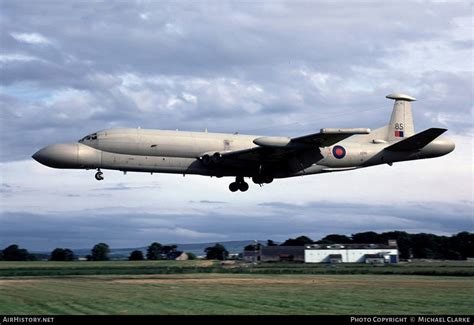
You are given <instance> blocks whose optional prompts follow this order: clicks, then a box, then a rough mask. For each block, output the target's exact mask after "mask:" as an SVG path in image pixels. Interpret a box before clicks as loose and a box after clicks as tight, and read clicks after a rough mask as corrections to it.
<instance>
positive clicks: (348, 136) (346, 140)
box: [33, 93, 455, 183]
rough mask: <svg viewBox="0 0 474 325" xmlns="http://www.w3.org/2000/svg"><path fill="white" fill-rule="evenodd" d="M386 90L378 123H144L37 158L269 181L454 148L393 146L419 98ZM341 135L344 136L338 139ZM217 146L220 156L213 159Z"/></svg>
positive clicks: (439, 143) (436, 142)
mask: <svg viewBox="0 0 474 325" xmlns="http://www.w3.org/2000/svg"><path fill="white" fill-rule="evenodd" d="M387 98H390V99H394V100H395V103H394V108H393V112H392V116H391V119H390V123H389V124H388V125H386V126H384V127H381V128H379V129H376V130H373V131H370V130H369V129H340V130H337V129H322V130H321V132H320V133H317V134H314V135H308V136H304V137H300V138H294V139H291V138H288V137H262V136H257V135H240V134H224V133H208V132H183V131H163V130H147V129H140V128H138V129H108V130H103V131H99V132H96V133H94V134H92V135H89V136H88V137H85V138H83V139H81V140H80V142H78V143H69V144H54V145H50V146H47V147H45V148H43V149H41V150H39V151H38V152H36V153H35V154H34V155H33V158H34V159H35V160H37V161H38V162H40V163H42V164H44V165H46V166H49V167H54V168H76V169H114V170H121V171H136V172H157V173H177V174H198V175H206V176H217V177H221V176H236V177H240V179H241V177H259V176H261V175H265V176H266V177H269V179H270V181H271V179H273V178H283V177H292V176H302V175H311V174H317V173H324V172H334V171H346V170H352V169H356V168H363V167H369V166H374V165H379V164H385V163H388V164H392V163H393V162H398V161H406V160H414V159H424V158H433V157H439V156H442V155H445V154H447V153H449V152H451V151H452V150H454V147H455V145H454V143H453V142H452V141H451V140H449V139H447V138H444V137H437V138H435V139H433V140H432V141H431V142H429V143H428V144H427V145H425V146H423V147H420V148H417V149H416V150H413V149H412V150H406V151H399V150H398V151H391V150H388V149H387V148H388V147H390V146H391V145H393V144H394V143H396V142H399V141H402V140H404V139H407V138H409V137H411V136H413V135H414V134H415V131H414V124H413V118H412V113H411V102H412V101H414V100H415V99H414V98H413V97H410V96H407V95H403V94H399V93H394V94H390V95H388V96H387ZM400 129H401V131H402V132H403V135H402V136H400V134H399V136H398V137H397V136H396V134H397V133H396V132H397V131H399V130H400ZM434 130H438V131H439V133H443V132H444V131H446V130H444V129H434ZM338 134H339V135H338ZM340 138H343V139H342V140H340V141H339V140H338V139H340ZM321 139H323V140H321ZM430 140H431V139H430ZM312 141H313V142H312ZM334 141H336V142H335V143H332V142H334ZM328 143H329V145H328ZM334 146H342V147H343V149H344V150H345V155H344V157H342V158H341V157H340V158H336V157H335V153H334V152H333V148H334ZM214 154H215V155H216V156H215V157H214V158H215V160H216V162H214V163H213V160H212V155H214ZM203 159H207V160H206V161H204V160H203ZM208 162H209V163H208ZM254 182H256V181H255V180H254ZM257 182H258V183H262V182H260V181H257ZM257 182H256V183H257Z"/></svg>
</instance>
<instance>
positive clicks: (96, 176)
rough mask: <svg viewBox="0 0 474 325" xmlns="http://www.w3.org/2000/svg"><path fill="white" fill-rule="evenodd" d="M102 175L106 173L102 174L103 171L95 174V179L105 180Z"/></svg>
mask: <svg viewBox="0 0 474 325" xmlns="http://www.w3.org/2000/svg"><path fill="white" fill-rule="evenodd" d="M102 175H104V173H102V172H101V171H99V172H97V173H95V179H96V180H98V181H101V180H103V179H104V177H103V176H102Z"/></svg>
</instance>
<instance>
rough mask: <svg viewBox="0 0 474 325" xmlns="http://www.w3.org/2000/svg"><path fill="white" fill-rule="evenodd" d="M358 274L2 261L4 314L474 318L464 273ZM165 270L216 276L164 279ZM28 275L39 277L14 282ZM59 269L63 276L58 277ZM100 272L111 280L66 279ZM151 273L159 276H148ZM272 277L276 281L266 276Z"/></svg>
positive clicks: (473, 293)
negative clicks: (455, 316)
mask: <svg viewBox="0 0 474 325" xmlns="http://www.w3.org/2000/svg"><path fill="white" fill-rule="evenodd" d="M471 266H472V263H462V262H459V263H456V262H442V263H434V264H433V263H414V264H411V265H401V266H400V269H403V268H405V269H404V270H405V271H410V272H412V271H413V270H416V269H423V270H432V269H433V268H434V269H441V270H442V269H448V270H451V271H452V270H457V271H460V269H463V268H464V269H465V271H466V272H467V273H469V272H470V271H469V270H470V267H471ZM357 267H358V268H359V271H360V270H364V272H372V271H374V270H375V273H374V274H297V273H294V272H290V271H288V270H291V269H294V270H299V271H298V272H300V271H302V270H307V269H308V268H309V269H310V271H315V270H319V269H318V268H320V269H321V270H324V268H323V266H321V265H319V266H312V265H310V266H308V265H305V264H285V263H283V264H262V265H259V266H257V267H249V268H248V269H246V270H247V272H246V273H242V272H240V271H239V272H234V271H235V270H234V271H233V269H237V270H239V268H242V266H232V265H231V266H225V267H222V266H221V265H220V264H219V263H218V262H213V261H187V262H184V263H183V262H168V261H156V262H149V261H145V262H133V263H130V262H95V263H88V262H72V263H71V262H69V263H68V262H66V263H61V262H26V263H25V262H0V274H2V272H4V273H3V275H0V314H60V315H63V314H206V315H209V314H250V315H258V314H266V315H268V314H359V315H361V314H385V315H387V314H390V315H394V314H458V315H460V314H472V308H473V306H474V277H472V276H466V275H465V274H467V273H466V272H464V273H462V274H464V276H434V275H435V274H438V273H430V274H431V275H430V276H423V275H409V274H408V275H407V274H405V275H402V274H396V275H384V274H378V273H377V272H379V269H377V268H374V267H371V266H364V265H358V266H357ZM166 268H168V270H169V272H172V270H176V269H179V268H185V269H186V268H187V269H188V271H190V272H191V270H193V269H194V270H196V269H200V268H203V269H205V270H208V269H209V270H215V271H216V272H217V273H216V272H214V273H208V272H207V271H206V272H199V271H197V272H194V273H185V274H179V272H178V273H176V274H165V273H161V272H162V271H163V269H166ZM326 268H327V267H326ZM353 268H356V266H355V265H354V266H353ZM28 269H30V270H34V272H33V273H35V274H36V276H31V275H30V276H27V275H26V274H25V273H22V274H21V276H17V275H15V274H16V273H18V272H20V273H21V272H23V271H25V270H28ZM382 269H383V267H382ZM38 270H40V271H38ZM60 270H63V271H64V270H65V273H60V275H58V271H60ZM100 270H102V271H104V272H105V271H107V272H109V273H107V272H105V274H103V275H64V274H67V273H68V272H70V271H74V272H76V273H81V272H83V271H87V272H86V274H94V272H96V273H95V274H97V272H98V271H100ZM153 270H158V272H157V274H151V272H153ZM170 270H171V271H170ZM258 270H260V271H262V270H264V272H263V273H262V274H260V273H258ZM270 270H273V274H267V273H269V272H270ZM281 270H286V271H285V272H290V273H287V274H280V273H282V272H281ZM346 270H349V269H346ZM47 271H50V273H49V274H48V272H47ZM66 271H67V272H66ZM128 271H129V274H124V272H128ZM227 271H229V272H231V273H226V272H227ZM254 271H257V272H254ZM451 271H449V272H451ZM7 272H10V273H7ZM74 272H73V273H74ZM449 272H448V273H449ZM98 273H99V274H100V272H98ZM291 273H293V274H291ZM405 273H406V272H405ZM7 274H9V275H7ZM51 274H53V275H51ZM38 275H39V276H38Z"/></svg>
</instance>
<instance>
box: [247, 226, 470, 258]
mask: <svg viewBox="0 0 474 325" xmlns="http://www.w3.org/2000/svg"><path fill="white" fill-rule="evenodd" d="M389 240H396V241H397V245H398V251H399V254H400V258H402V259H410V258H427V259H445V260H465V259H466V258H468V257H471V258H472V257H474V233H470V232H467V231H463V232H460V233H458V234H456V235H452V236H450V237H448V236H438V235H434V234H426V233H419V234H409V233H407V232H404V231H389V232H384V233H380V234H379V233H376V232H373V231H367V232H360V233H356V234H352V235H351V236H346V235H338V234H331V235H327V236H326V237H324V238H322V239H321V240H316V241H313V240H312V239H311V238H309V237H307V236H299V237H296V238H289V239H287V240H286V241H285V242H283V243H282V244H280V246H304V245H308V244H322V245H331V244H387V243H388V241H389ZM257 245H261V244H257ZM276 245H277V244H276V243H275V242H273V241H272V240H268V241H267V246H276ZM259 248H260V246H258V247H256V246H255V245H248V246H246V247H245V249H246V250H255V249H259Z"/></svg>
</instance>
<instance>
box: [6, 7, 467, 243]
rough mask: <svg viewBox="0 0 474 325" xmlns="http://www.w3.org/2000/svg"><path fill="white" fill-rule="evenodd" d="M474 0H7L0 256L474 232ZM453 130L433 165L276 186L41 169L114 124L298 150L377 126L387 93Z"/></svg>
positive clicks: (422, 122)
mask: <svg viewBox="0 0 474 325" xmlns="http://www.w3.org/2000/svg"><path fill="white" fill-rule="evenodd" d="M472 10H473V8H472V5H471V4H469V1H459V2H456V1H446V3H444V2H442V1H435V2H429V1H413V2H408V1H403V2H399V1H388V2H384V3H383V4H381V3H379V2H373V3H370V2H367V1H364V2H356V1H345V2H343V1H339V2H334V1H331V2H329V1H327V2H323V1H312V2H298V3H294V2H284V1H258V2H245V3H242V4H239V3H238V2H235V1H232V2H230V1H229V2H226V1H204V2H192V3H189V2H176V1H173V2H166V1H137V2H132V1H109V2H106V3H95V2H94V3H93V2H84V1H80V2H73V1H59V0H58V1H34V2H31V1H13V0H12V1H4V0H0V33H1V36H0V37H1V38H0V82H1V84H0V108H1V122H0V123H1V124H0V127H1V129H0V135H1V137H0V139H1V140H0V176H1V178H0V181H1V188H0V195H1V197H0V213H1V214H0V248H1V247H5V246H7V245H9V244H11V243H18V244H20V245H21V246H25V247H26V248H28V249H30V250H40V249H51V248H54V247H71V248H79V247H90V246H92V245H93V244H95V243H97V242H100V241H104V242H107V243H108V244H109V245H111V246H112V247H134V246H143V245H148V244H149V243H150V242H152V241H159V242H162V243H171V242H179V243H192V242H207V241H226V240H240V239H263V240H265V239H273V240H277V241H279V240H284V239H286V238H288V237H292V236H298V235H301V234H305V235H308V236H310V237H312V238H313V239H319V238H321V237H322V236H324V235H327V234H330V233H340V234H347V235H350V234H351V233H355V232H359V231H369V230H372V231H378V232H381V231H389V230H404V231H408V232H431V233H437V234H445V235H451V234H453V233H457V232H459V231H465V230H467V231H473V230H474V217H473V214H474V213H473V185H472V184H473V166H472V165H473V158H472V155H473V143H472V136H473V134H474V132H473V130H474V128H473V97H472V96H473V81H472V75H473V59H472V55H473V52H472V51H473V50H472V49H473V36H472V28H473V26H472V14H473V12H472ZM394 91H402V92H405V93H408V94H409V95H412V96H415V97H417V99H418V101H417V102H415V103H414V104H413V111H414V118H415V127H416V129H417V130H418V131H421V130H423V129H426V128H428V127H445V128H448V129H449V131H448V132H447V133H446V135H447V136H449V137H451V138H452V139H454V140H455V142H456V150H455V151H454V152H453V153H451V154H449V155H448V156H445V157H441V158H438V159H432V160H424V161H416V162H409V163H399V164H395V165H394V166H392V167H389V166H386V165H385V166H377V167H373V168H369V169H365V170H358V171H352V172H347V173H339V174H325V175H315V176H308V177H302V178H295V179H285V180H277V181H275V182H274V183H272V184H270V185H267V186H264V187H263V188H259V187H258V186H256V185H255V184H251V187H250V190H249V191H248V192H246V193H240V192H237V193H230V192H229V190H228V188H227V186H228V184H229V182H230V181H231V180H230V179H215V178H207V177H200V176H186V177H185V178H183V177H182V176H180V175H163V174H154V175H149V174H137V173H128V174H127V175H123V174H122V173H120V172H117V171H105V177H106V180H105V181H103V182H100V183H99V182H97V181H95V179H94V171H80V170H78V171H68V170H55V169H50V168H47V167H45V166H42V165H40V164H38V163H37V162H35V161H33V160H32V159H31V158H30V157H31V155H32V154H33V153H34V152H35V151H36V150H38V149H40V148H41V147H44V146H46V145H48V144H52V143H60V142H73V141H77V140H78V139H79V138H82V137H83V136H84V135H86V134H88V133H91V132H94V131H97V130H101V129H105V128H111V127H142V128H160V129H180V130H193V131H200V130H204V129H205V128H207V129H208V130H209V131H219V132H235V131H238V132H240V133H251V134H264V135H284V136H296V135H304V134H307V133H313V132H317V131H318V130H319V129H320V128H323V127H369V128H376V127H379V126H382V125H384V124H386V123H387V122H388V120H389V117H390V113H391V109H392V104H393V103H392V102H391V101H389V100H387V99H385V98H384V97H385V95H387V94H389V93H391V92H394Z"/></svg>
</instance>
